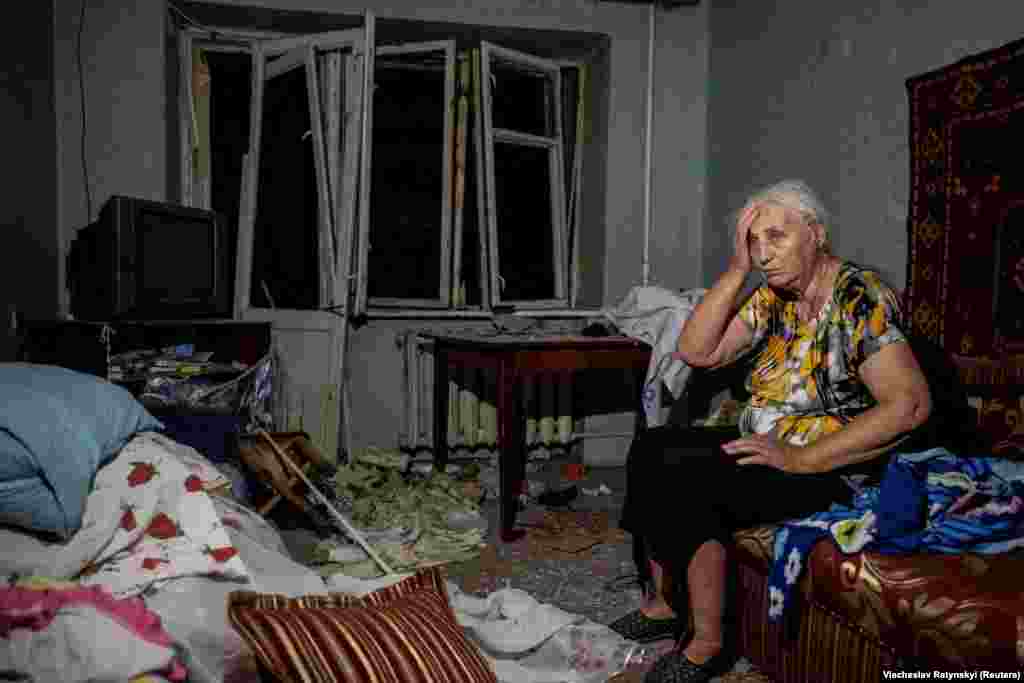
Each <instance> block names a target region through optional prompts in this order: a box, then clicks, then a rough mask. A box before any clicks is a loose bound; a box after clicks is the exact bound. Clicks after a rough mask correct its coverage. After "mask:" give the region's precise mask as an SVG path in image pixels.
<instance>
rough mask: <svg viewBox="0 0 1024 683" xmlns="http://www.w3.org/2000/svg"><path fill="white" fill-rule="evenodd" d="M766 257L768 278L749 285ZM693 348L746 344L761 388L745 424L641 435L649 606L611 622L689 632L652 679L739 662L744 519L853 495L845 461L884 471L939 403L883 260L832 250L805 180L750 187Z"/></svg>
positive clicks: (633, 632) (742, 352) (638, 489)
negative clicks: (737, 539)
mask: <svg viewBox="0 0 1024 683" xmlns="http://www.w3.org/2000/svg"><path fill="white" fill-rule="evenodd" d="M753 271H756V272H757V273H759V274H760V276H761V279H762V283H761V285H760V286H759V287H757V288H756V289H755V290H754V291H753V292H752V294H751V295H750V296H749V297H747V298H745V300H744V299H743V298H742V292H743V291H744V290H745V287H744V283H745V281H746V279H747V276H748V275H749V274H750V273H751V272H753ZM679 355H680V357H681V358H682V359H683V360H685V361H686V362H687V363H689V364H690V365H691V366H696V367H711V368H714V367H718V366H722V365H726V364H728V363H731V362H733V361H735V360H737V359H739V358H741V357H743V358H745V359H747V361H748V362H749V366H750V368H751V371H750V374H749V376H748V378H747V380H746V386H747V389H748V391H749V393H750V400H749V403H748V405H747V406H746V408H745V409H744V411H743V413H742V414H741V416H740V421H739V430H738V431H736V432H734V433H733V434H732V435H729V436H726V437H724V438H719V439H716V438H714V437H709V436H708V435H707V433H706V432H705V433H700V432H697V431H692V430H691V431H686V430H682V429H678V428H676V429H673V428H667V427H665V428H655V429H650V430H647V431H646V432H644V433H642V434H641V435H640V436H638V438H637V439H636V440H635V441H634V443H633V445H632V447H631V450H630V454H629V460H628V465H627V476H628V481H627V493H626V504H625V508H624V511H623V518H622V526H623V528H625V529H626V530H628V531H630V532H631V533H632V534H633V538H634V543H635V544H640V545H639V546H637V548H641V549H642V552H640V553H639V555H640V556H642V557H644V558H646V561H638V567H637V569H638V572H639V574H640V576H641V578H642V579H644V580H645V581H644V582H645V583H646V580H649V581H650V583H649V584H647V586H648V587H649V588H648V591H647V598H648V599H647V600H646V601H645V603H644V605H643V606H642V607H641V608H640V609H639V610H637V611H636V612H633V613H631V614H628V615H626V616H625V617H623V618H621V619H619V620H618V621H616V622H614V623H613V624H612V625H611V627H612V628H613V629H614V630H616V631H617V632H619V633H620V634H622V635H623V636H625V637H627V638H630V639H632V640H636V641H640V642H650V641H653V640H658V639H661V638H665V637H676V638H677V639H678V641H677V642H678V647H677V648H675V649H674V650H673V651H672V652H671V653H669V654H667V655H665V656H664V657H663V658H662V659H660V660H659V661H658V662H656V663H655V665H654V667H653V668H652V669H651V671H650V672H649V673H648V675H647V678H646V679H645V680H646V681H651V682H659V683H660V682H671V683H680V682H682V681H706V680H708V679H709V678H711V677H712V676H714V675H718V674H719V673H720V672H721V671H723V670H728V668H729V666H731V664H732V660H731V658H730V657H729V654H728V652H729V648H728V647H723V643H724V637H723V636H724V635H725V634H727V632H728V629H726V628H724V617H725V616H726V614H727V611H728V610H727V609H726V599H725V595H726V585H727V579H728V576H729V572H728V571H727V569H728V563H727V553H726V546H727V544H728V543H729V541H730V538H731V536H732V532H733V531H735V530H737V529H741V528H745V527H749V526H753V525H755V524H763V523H772V522H779V521H782V520H784V519H789V518H794V517H803V516H806V515H809V514H812V513H814V512H818V511H821V510H824V509H827V508H828V507H829V505H830V504H832V503H833V502H844V501H848V500H849V499H850V497H851V489H850V487H849V486H848V485H847V483H846V480H845V476H844V475H849V474H858V473H860V474H865V473H870V472H872V471H873V472H876V473H877V472H878V471H880V467H881V466H884V464H885V462H884V458H883V457H881V456H883V455H884V454H885V453H886V452H887V450H888V449H889V448H891V447H892V446H893V445H894V444H895V443H897V442H899V441H900V440H901V439H902V438H903V437H905V436H906V435H907V434H909V433H910V432H912V431H913V430H915V429H916V428H917V427H919V426H920V425H922V424H923V423H924V422H925V420H926V419H927V417H928V415H929V411H930V410H931V400H930V396H929V392H928V384H927V382H926V380H925V377H924V375H923V374H922V372H921V369H920V367H919V365H918V363H917V361H916V360H915V357H914V354H913V353H912V351H911V349H910V345H909V344H908V341H907V336H906V330H905V328H904V323H903V320H902V317H901V311H900V308H899V303H898V300H897V297H896V296H895V294H894V293H893V291H892V290H891V289H890V288H889V287H887V286H886V285H885V284H884V283H883V282H882V279H881V277H880V276H879V274H878V273H877V272H875V271H873V270H870V269H867V268H863V267H860V266H857V265H855V264H853V263H850V262H847V261H842V260H840V259H838V258H836V257H835V256H833V255H832V253H831V250H830V249H829V244H828V218H827V214H826V212H825V210H824V208H823V207H822V205H821V203H820V202H819V200H818V199H817V198H816V196H815V195H814V193H813V192H812V191H811V190H810V188H808V187H807V186H806V185H805V184H804V183H803V182H800V181H783V182H780V183H777V184H775V185H773V186H771V187H769V188H767V189H764V190H762V191H760V192H758V193H756V194H755V195H753V196H752V197H751V198H750V199H749V200H748V201H747V202H746V204H745V206H744V207H743V209H742V210H741V211H740V213H739V216H738V218H737V220H736V224H735V236H734V244H733V254H732V258H731V260H730V262H729V266H728V268H727V269H726V271H725V273H723V274H722V275H721V277H719V279H718V281H717V282H715V284H714V285H713V286H712V288H711V289H710V290H709V291H708V292H707V294H706V295H705V297H704V298H703V300H702V301H701V303H700V305H699V306H698V307H697V308H696V310H695V311H694V312H693V315H692V316H691V317H690V319H689V320H688V321H687V323H686V325H685V326H684V328H683V331H682V334H681V335H680V338H679ZM697 455H703V456H705V457H693V456H697ZM636 555H637V553H635V556H636Z"/></svg>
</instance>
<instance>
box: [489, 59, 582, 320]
mask: <svg viewBox="0 0 1024 683" xmlns="http://www.w3.org/2000/svg"><path fill="white" fill-rule="evenodd" d="M494 59H501V60H504V61H507V62H512V63H516V64H522V65H524V66H527V67H529V68H531V69H535V70H537V71H541V72H543V73H545V74H547V75H548V77H549V78H550V79H551V80H552V86H553V87H552V95H553V96H552V101H551V107H552V108H553V116H552V118H553V125H554V131H553V132H554V135H553V136H552V137H545V136H539V135H533V134H529V133H523V132H520V131H515V130H509V129H506V128H495V127H494V116H493V99H492V89H493V88H494V80H493V79H494V75H493V73H492V69H491V63H492V60H494ZM480 66H481V94H482V97H483V103H482V105H483V106H482V109H483V136H484V145H483V148H484V152H485V159H484V173H485V175H486V178H485V182H486V190H487V191H486V200H485V201H486V203H487V224H486V227H487V231H488V235H487V237H488V247H489V252H490V253H489V256H490V259H489V263H490V271H491V273H490V274H491V278H490V280H491V306H492V307H498V306H502V305H512V306H513V307H514V308H517V309H518V308H537V309H545V308H559V307H565V306H567V305H568V297H567V293H566V292H567V289H568V287H567V281H566V265H567V262H566V258H565V253H566V231H565V185H564V183H563V182H562V104H561V92H562V90H561V80H562V75H561V64H560V63H559V62H557V61H553V60H548V59H542V58H540V57H535V56H533V55H528V54H526V53H524V52H519V51H517V50H511V49H509V48H504V47H501V46H499V45H495V44H493V43H488V42H487V41H481V46H480ZM496 144H513V145H521V146H524V147H537V148H541V149H544V150H547V152H548V168H549V171H550V174H551V177H550V185H551V190H550V192H551V194H550V196H551V226H552V232H553V233H554V234H553V235H552V236H551V237H552V240H553V244H552V261H553V263H552V267H553V269H554V283H555V291H554V296H553V297H552V298H551V299H540V300H535V299H530V300H512V299H505V298H504V297H503V296H502V294H501V290H502V286H501V285H502V281H503V279H504V277H503V276H502V273H501V262H500V260H499V252H500V249H499V244H500V243H499V239H500V230H499V226H498V219H497V212H496V207H495V176H494V148H495V145H496ZM509 277H512V275H511V274H509Z"/></svg>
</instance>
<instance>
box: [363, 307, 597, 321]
mask: <svg viewBox="0 0 1024 683" xmlns="http://www.w3.org/2000/svg"><path fill="white" fill-rule="evenodd" d="M506 315H513V316H516V317H519V318H565V319H572V318H594V317H600V316H601V315H603V313H602V310H601V309H599V308H589V309H581V308H576V309H544V308H541V309H535V310H529V309H519V310H515V311H509V312H508V313H502V312H496V311H483V310H466V311H452V310H437V311H428V310H421V309H394V310H387V309H370V310H368V311H367V312H366V317H367V318H368V319H370V320H393V319H417V320H423V319H426V320H451V319H454V320H493V319H494V318H496V317H502V316H506Z"/></svg>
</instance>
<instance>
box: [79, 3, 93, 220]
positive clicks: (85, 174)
mask: <svg viewBox="0 0 1024 683" xmlns="http://www.w3.org/2000/svg"><path fill="white" fill-rule="evenodd" d="M85 3H86V0H82V8H81V11H80V12H79V15H78V46H77V50H76V51H77V53H78V94H79V96H80V98H81V108H82V150H81V151H82V185H83V186H84V187H85V215H86V222H89V221H91V220H92V190H91V188H90V187H89V164H88V162H87V160H86V152H85V140H86V136H85V130H86V128H85V69H84V68H83V67H82V34H83V32H84V30H85Z"/></svg>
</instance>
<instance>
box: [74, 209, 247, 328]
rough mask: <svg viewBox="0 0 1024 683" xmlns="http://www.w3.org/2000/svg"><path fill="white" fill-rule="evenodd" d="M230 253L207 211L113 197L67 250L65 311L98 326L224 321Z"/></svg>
mask: <svg viewBox="0 0 1024 683" xmlns="http://www.w3.org/2000/svg"><path fill="white" fill-rule="evenodd" d="M229 250H230V246H229V245H228V243H227V231H226V226H225V223H224V220H223V218H222V217H221V216H220V215H219V214H217V213H215V212H213V211H206V210H203V209H195V208H192V207H188V206H182V205H179V204H172V203H169V202H157V201H150V200H146V199H139V198H135V197H123V196H118V195H114V196H112V197H111V198H110V199H109V200H108V201H107V203H106V204H104V205H103V208H102V209H101V210H100V215H99V218H98V219H97V220H96V221H95V222H94V223H91V224H90V225H88V226H86V227H84V228H82V229H81V230H79V231H78V235H77V236H76V238H75V240H74V242H73V243H72V245H71V251H70V253H69V258H68V288H69V290H70V296H71V313H72V315H74V316H75V318H77V319H79V320H102V321H106V320H188V319H191V318H230V317H232V306H233V298H232V292H231V286H232V282H233V277H232V273H230V272H229V270H230V266H231V263H232V262H233V259H231V258H230V251H229Z"/></svg>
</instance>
